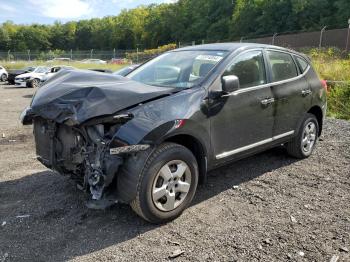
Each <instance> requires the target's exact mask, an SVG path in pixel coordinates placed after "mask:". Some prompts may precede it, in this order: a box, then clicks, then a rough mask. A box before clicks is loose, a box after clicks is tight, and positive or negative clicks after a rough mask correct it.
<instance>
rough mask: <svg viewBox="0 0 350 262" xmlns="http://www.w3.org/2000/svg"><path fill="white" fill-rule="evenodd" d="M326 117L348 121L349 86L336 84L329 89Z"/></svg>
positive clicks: (349, 110) (349, 105)
mask: <svg viewBox="0 0 350 262" xmlns="http://www.w3.org/2000/svg"><path fill="white" fill-rule="evenodd" d="M328 115H329V116H331V117H335V118H341V119H346V120H350V84H337V85H335V86H334V87H332V88H331V89H330V92H329V93H328Z"/></svg>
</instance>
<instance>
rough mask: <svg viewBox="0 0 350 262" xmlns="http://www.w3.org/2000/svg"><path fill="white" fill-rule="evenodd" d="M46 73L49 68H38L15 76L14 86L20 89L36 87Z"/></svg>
mask: <svg viewBox="0 0 350 262" xmlns="http://www.w3.org/2000/svg"><path fill="white" fill-rule="evenodd" d="M48 71H49V67H46V66H38V67H36V68H35V69H34V70H33V71H32V72H28V73H24V74H21V75H18V76H16V77H15V85H16V86H21V87H33V88H34V87H38V86H39V85H40V82H41V81H42V79H43V78H44V76H45V75H46V73H47V72H48Z"/></svg>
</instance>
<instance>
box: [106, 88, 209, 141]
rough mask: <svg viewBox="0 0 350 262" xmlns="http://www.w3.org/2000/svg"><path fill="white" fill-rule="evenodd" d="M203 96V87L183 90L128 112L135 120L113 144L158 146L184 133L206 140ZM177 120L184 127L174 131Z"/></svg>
mask: <svg viewBox="0 0 350 262" xmlns="http://www.w3.org/2000/svg"><path fill="white" fill-rule="evenodd" d="M204 94H205V90H204V89H202V88H197V89H195V90H185V91H182V92H179V93H177V94H175V95H172V96H169V97H165V98H162V99H159V100H156V101H152V102H149V103H147V104H144V105H141V106H138V107H136V108H134V109H133V110H129V111H128V112H130V113H131V114H133V116H134V117H133V119H132V120H130V121H128V122H127V123H125V124H124V125H123V126H121V127H120V128H119V129H118V131H117V133H116V134H115V136H114V141H112V144H113V143H114V142H118V143H122V144H124V145H136V144H144V143H150V144H158V143H160V142H162V141H164V139H165V138H166V137H170V136H172V135H176V134H183V133H186V134H192V135H194V136H196V137H199V140H203V141H209V134H208V131H207V130H209V121H208V117H207V114H206V113H205V112H206V111H205V107H206V103H205V101H204V100H203V97H204ZM180 119H182V120H185V124H184V125H182V126H180V127H178V128H176V127H175V121H176V120H180Z"/></svg>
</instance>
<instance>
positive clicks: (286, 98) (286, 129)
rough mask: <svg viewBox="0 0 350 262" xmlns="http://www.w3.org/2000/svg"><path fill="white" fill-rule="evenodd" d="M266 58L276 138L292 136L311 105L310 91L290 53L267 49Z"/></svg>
mask: <svg viewBox="0 0 350 262" xmlns="http://www.w3.org/2000/svg"><path fill="white" fill-rule="evenodd" d="M266 57H267V61H268V64H269V72H270V81H271V86H272V93H273V96H274V98H275V123H274V127H273V136H274V137H280V136H282V137H283V136H288V135H292V134H294V133H295V130H296V129H297V126H298V123H299V121H300V120H301V119H302V117H303V116H304V114H305V112H306V111H307V108H308V107H309V105H310V103H311V95H310V94H311V90H310V87H309V84H308V82H307V81H306V79H305V78H304V74H303V73H302V72H301V71H300V69H299V68H298V66H297V64H296V63H295V60H294V58H293V56H292V55H291V54H290V53H288V52H284V51H280V50H266Z"/></svg>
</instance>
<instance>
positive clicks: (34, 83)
mask: <svg viewBox="0 0 350 262" xmlns="http://www.w3.org/2000/svg"><path fill="white" fill-rule="evenodd" d="M39 86H40V80H39V79H36V78H35V79H33V80H32V81H31V83H30V87H32V88H38V87H39Z"/></svg>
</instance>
